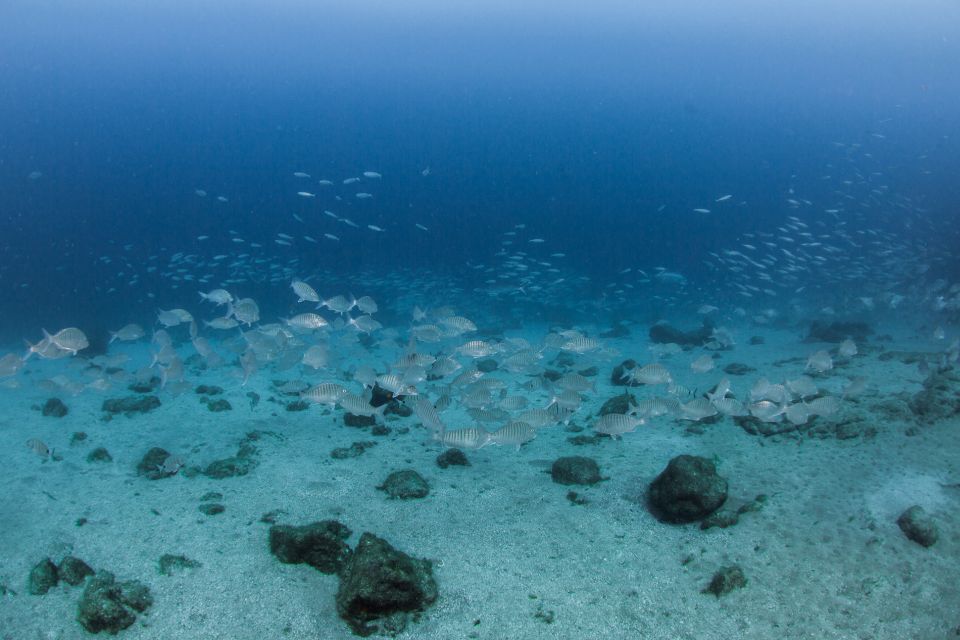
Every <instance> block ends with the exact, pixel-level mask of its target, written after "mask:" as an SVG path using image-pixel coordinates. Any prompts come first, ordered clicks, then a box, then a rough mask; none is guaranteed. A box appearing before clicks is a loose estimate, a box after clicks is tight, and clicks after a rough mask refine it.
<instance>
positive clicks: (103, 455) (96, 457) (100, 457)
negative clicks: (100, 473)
mask: <svg viewBox="0 0 960 640" xmlns="http://www.w3.org/2000/svg"><path fill="white" fill-rule="evenodd" d="M87 462H113V456H111V455H110V452H109V451H107V450H106V449H105V448H104V447H97V448H96V449H94V450H93V451H91V452H90V453H88V454H87ZM160 464H163V463H162V462H161V463H160ZM141 475H142V474H141Z"/></svg>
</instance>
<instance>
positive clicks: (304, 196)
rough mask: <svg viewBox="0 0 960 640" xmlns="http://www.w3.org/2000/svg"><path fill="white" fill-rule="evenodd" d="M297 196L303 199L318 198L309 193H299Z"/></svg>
mask: <svg viewBox="0 0 960 640" xmlns="http://www.w3.org/2000/svg"><path fill="white" fill-rule="evenodd" d="M297 195H298V196H300V197H301V198H316V197H317V194H315V193H310V192H309V191H297Z"/></svg>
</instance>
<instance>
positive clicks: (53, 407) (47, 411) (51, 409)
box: [40, 398, 69, 418]
mask: <svg viewBox="0 0 960 640" xmlns="http://www.w3.org/2000/svg"><path fill="white" fill-rule="evenodd" d="M40 412H41V413H42V414H43V415H45V416H48V417H51V418H62V417H63V416H65V415H67V413H68V412H69V410H68V409H67V405H65V404H63V400H61V399H60V398H50V399H49V400H47V401H46V402H44V403H43V408H42V409H41V410H40Z"/></svg>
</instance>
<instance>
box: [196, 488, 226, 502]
mask: <svg viewBox="0 0 960 640" xmlns="http://www.w3.org/2000/svg"><path fill="white" fill-rule="evenodd" d="M217 500H223V494H222V493H220V492H219V491H207V492H206V493H205V494H203V495H202V496H200V502H216V501H217Z"/></svg>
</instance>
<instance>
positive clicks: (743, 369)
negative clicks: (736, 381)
mask: <svg viewBox="0 0 960 640" xmlns="http://www.w3.org/2000/svg"><path fill="white" fill-rule="evenodd" d="M754 371H756V369H755V368H753V367H751V366H749V365H746V364H743V363H742V362H731V363H730V364H728V365H727V366H725V367H724V368H723V372H724V373H729V374H730V375H732V376H745V375H747V374H748V373H753V372H754Z"/></svg>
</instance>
